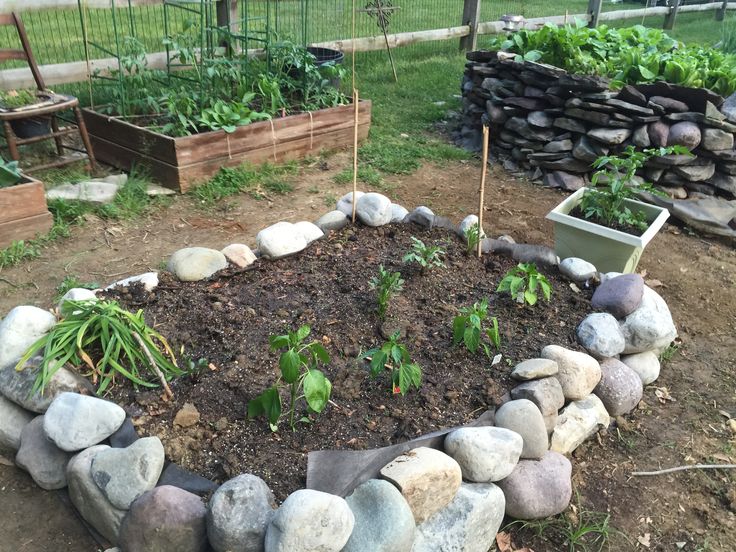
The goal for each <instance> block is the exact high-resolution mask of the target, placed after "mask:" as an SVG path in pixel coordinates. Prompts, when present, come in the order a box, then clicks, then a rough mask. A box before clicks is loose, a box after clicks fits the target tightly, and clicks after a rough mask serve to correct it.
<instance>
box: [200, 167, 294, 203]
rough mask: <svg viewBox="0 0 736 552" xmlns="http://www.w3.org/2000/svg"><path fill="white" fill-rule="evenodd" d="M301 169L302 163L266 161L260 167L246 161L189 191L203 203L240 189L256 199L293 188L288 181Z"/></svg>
mask: <svg viewBox="0 0 736 552" xmlns="http://www.w3.org/2000/svg"><path fill="white" fill-rule="evenodd" d="M298 173H299V164H297V163H295V162H291V163H286V164H284V165H271V164H270V163H265V164H263V165H260V166H258V167H255V166H253V165H249V164H243V165H241V166H239V167H234V168H229V167H223V168H221V169H220V171H219V172H218V173H217V174H216V175H215V176H213V177H212V178H211V179H210V180H208V181H207V182H205V183H203V184H201V185H199V186H197V187H196V188H194V189H193V190H192V191H191V192H189V194H190V195H191V196H192V197H194V198H195V199H197V200H198V201H199V202H200V203H201V204H202V205H203V206H211V205H213V204H215V203H217V202H218V201H220V200H222V199H224V198H226V197H229V196H232V195H234V194H238V193H244V192H247V193H248V194H250V195H251V196H252V197H253V198H255V199H267V198H269V197H270V196H271V195H273V194H276V195H284V194H287V193H289V192H290V191H292V190H293V189H294V187H293V186H292V185H291V183H290V182H289V179H291V178H293V177H294V176H296V175H297V174H298Z"/></svg>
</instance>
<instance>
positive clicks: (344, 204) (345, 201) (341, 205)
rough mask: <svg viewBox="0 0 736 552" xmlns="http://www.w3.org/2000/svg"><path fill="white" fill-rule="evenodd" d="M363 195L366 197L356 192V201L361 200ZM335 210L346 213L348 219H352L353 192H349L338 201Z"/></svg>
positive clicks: (362, 193)
mask: <svg viewBox="0 0 736 552" xmlns="http://www.w3.org/2000/svg"><path fill="white" fill-rule="evenodd" d="M363 195H365V193H364V192H355V199H356V200H360V198H361V197H362V196H363ZM335 209H337V210H338V211H341V212H342V213H344V214H345V216H346V217H352V216H353V192H348V193H347V194H345V195H344V196H342V197H341V198H340V199H338V200H337V205H336V206H335Z"/></svg>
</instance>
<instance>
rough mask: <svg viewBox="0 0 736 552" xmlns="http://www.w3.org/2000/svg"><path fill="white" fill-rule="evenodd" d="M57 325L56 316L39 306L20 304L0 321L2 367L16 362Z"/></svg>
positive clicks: (0, 361) (0, 359) (0, 365)
mask: <svg viewBox="0 0 736 552" xmlns="http://www.w3.org/2000/svg"><path fill="white" fill-rule="evenodd" d="M55 325H56V317H55V316H54V315H53V314H51V313H50V312H49V311H45V310H43V309H39V308H38V307H31V306H20V307H15V308H14V309H13V310H11V311H10V312H9V313H8V315H7V316H6V317H5V318H4V319H3V321H2V322H0V369H1V368H5V367H6V366H9V365H11V364H15V363H16V362H18V360H20V358H21V357H22V356H23V355H24V354H25V353H26V351H27V350H28V348H29V347H30V346H31V345H33V344H34V343H35V342H36V341H38V340H39V339H40V338H41V337H43V336H44V335H46V334H47V333H48V332H49V331H51V328H53V327H54V326H55Z"/></svg>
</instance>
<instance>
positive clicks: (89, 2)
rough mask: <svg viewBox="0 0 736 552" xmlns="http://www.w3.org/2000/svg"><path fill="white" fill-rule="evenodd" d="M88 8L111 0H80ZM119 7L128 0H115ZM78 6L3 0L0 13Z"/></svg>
mask: <svg viewBox="0 0 736 552" xmlns="http://www.w3.org/2000/svg"><path fill="white" fill-rule="evenodd" d="M82 2H83V4H84V5H85V6H86V7H87V8H89V9H93V8H95V9H106V8H110V7H111V0H82ZM130 3H131V4H132V5H133V6H151V5H159V4H163V0H131V2H130ZM115 5H116V6H117V7H119V8H127V7H128V0H115ZM77 7H78V4H77V0H3V1H2V3H0V13H10V12H18V13H23V12H29V11H37V10H46V9H74V10H76V9H77Z"/></svg>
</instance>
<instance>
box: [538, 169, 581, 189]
mask: <svg viewBox="0 0 736 552" xmlns="http://www.w3.org/2000/svg"><path fill="white" fill-rule="evenodd" d="M543 183H544V185H545V186H547V187H548V188H561V189H563V190H567V191H568V192H574V191H576V190H579V189H580V188H582V187H583V186H585V179H584V178H583V177H582V176H580V175H578V174H570V173H568V172H564V171H552V172H549V173H547V174H545V175H544V180H543Z"/></svg>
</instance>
